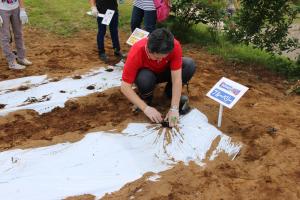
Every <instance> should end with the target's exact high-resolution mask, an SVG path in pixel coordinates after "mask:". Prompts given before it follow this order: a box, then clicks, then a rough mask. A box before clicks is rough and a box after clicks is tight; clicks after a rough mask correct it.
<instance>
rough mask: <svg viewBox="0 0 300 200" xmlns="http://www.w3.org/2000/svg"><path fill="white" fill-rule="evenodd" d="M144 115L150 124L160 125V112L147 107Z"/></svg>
mask: <svg viewBox="0 0 300 200" xmlns="http://www.w3.org/2000/svg"><path fill="white" fill-rule="evenodd" d="M144 113H145V115H146V116H147V117H148V118H149V119H150V120H151V121H152V122H155V123H160V122H161V121H162V117H161V114H160V112H158V111H157V110H156V109H155V108H153V107H151V106H147V107H146V108H145V110H144Z"/></svg>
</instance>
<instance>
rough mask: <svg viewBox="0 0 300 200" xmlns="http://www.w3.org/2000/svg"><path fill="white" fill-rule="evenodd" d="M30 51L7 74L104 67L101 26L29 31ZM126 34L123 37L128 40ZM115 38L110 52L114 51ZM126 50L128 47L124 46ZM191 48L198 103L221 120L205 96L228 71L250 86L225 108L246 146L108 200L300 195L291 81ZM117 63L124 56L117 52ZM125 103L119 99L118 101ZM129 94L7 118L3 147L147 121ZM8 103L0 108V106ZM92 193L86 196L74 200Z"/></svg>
mask: <svg viewBox="0 0 300 200" xmlns="http://www.w3.org/2000/svg"><path fill="white" fill-rule="evenodd" d="M25 35H26V37H25V40H26V46H27V49H28V57H29V58H30V59H31V60H32V61H33V62H34V65H33V66H31V67H28V69H26V70H24V71H22V72H15V71H12V70H8V69H7V67H6V64H5V62H4V59H3V57H0V60H1V62H0V68H1V74H0V79H1V80H7V79H13V78H18V77H23V76H30V75H40V74H49V75H50V76H55V77H58V78H62V77H65V76H68V75H72V76H74V75H76V74H80V73H82V72H84V71H88V70H90V69H91V68H93V67H95V66H102V65H103V63H102V62H101V61H99V60H98V57H97V51H96V41H95V33H93V32H82V33H80V34H78V35H76V36H74V37H72V38H60V37H57V36H54V35H51V34H49V33H45V32H42V31H39V30H34V29H27V30H26V31H25ZM127 36H128V35H126V34H124V35H123V36H122V37H121V41H126V38H127ZM109 46H111V44H110V42H108V44H107V47H108V54H109V55H112V50H111V49H109ZM124 49H125V51H127V50H128V47H127V46H126V45H124ZM184 49H185V55H187V56H190V57H192V58H194V59H195V60H196V62H197V71H196V74H195V77H194V78H193V79H192V81H191V84H190V86H189V91H190V93H189V96H190V100H191V105H192V106H193V107H195V108H197V109H199V110H200V111H201V112H203V113H204V114H206V115H207V117H208V119H209V121H210V123H212V124H216V119H217V113H218V104H217V103H215V102H213V101H212V100H210V99H209V98H207V97H206V96H205V94H206V93H207V91H208V90H209V89H210V88H211V87H212V86H213V85H214V84H215V83H216V82H217V81H218V80H219V79H220V78H221V77H223V76H226V77H227V78H230V79H232V80H235V81H237V82H240V83H242V84H244V85H246V86H248V87H249V88H250V90H249V91H248V92H247V93H246V94H245V96H244V97H243V98H242V99H241V100H240V102H239V103H238V104H237V105H236V106H235V107H234V108H233V109H232V110H228V109H225V112H224V116H223V125H222V128H221V130H222V131H223V132H224V133H226V134H227V135H229V136H231V137H232V138H233V139H234V140H237V141H241V142H242V143H243V144H244V146H243V148H242V151H241V153H240V154H239V155H238V156H237V157H236V159H235V160H234V161H229V160H227V159H225V156H220V157H219V158H218V159H217V160H215V161H213V162H210V163H208V165H207V167H206V168H205V169H203V168H200V167H198V166H197V165H195V164H193V163H190V165H189V166H185V165H183V164H178V165H176V166H175V167H174V168H173V169H170V170H168V171H166V172H162V173H160V175H161V178H160V181H158V182H151V181H146V178H147V177H149V176H150V175H151V173H148V174H145V175H144V177H143V178H141V179H139V180H137V181H135V182H133V183H129V184H127V185H125V186H124V187H123V188H122V189H121V190H120V191H118V192H115V193H113V194H110V195H106V196H105V197H104V199H120V200H123V199H130V198H131V199H132V198H133V197H135V198H134V199H139V200H140V199H141V200H144V199H152V200H167V199H172V200H173V199H174V200H195V199H289V200H293V199H300V185H299V182H300V149H299V147H300V98H299V96H296V95H294V94H290V95H286V93H285V91H286V90H287V89H289V87H290V85H289V83H288V82H287V81H285V80H283V79H282V78H280V77H277V76H275V75H273V74H272V73H270V72H268V71H266V70H264V69H262V68H260V67H258V66H253V65H251V64H237V63H228V62H224V61H223V60H222V59H220V58H218V57H217V56H213V55H210V54H208V53H206V52H205V51H204V50H203V49H200V48H197V47H193V46H188V45H184ZM111 62H112V63H113V62H117V60H115V59H113V60H111ZM161 90H162V87H159V88H158V89H157V91H156V97H157V98H156V99H155V104H156V105H157V106H158V109H159V110H161V111H162V112H166V110H167V108H168V102H166V101H165V102H164V103H163V104H160V105H158V102H159V101H162V100H164V97H162V95H160V91H161ZM116 105H118V106H116ZM128 105H129V104H128V101H127V100H126V98H125V97H124V96H123V95H122V94H121V93H120V91H119V88H114V89H111V90H109V91H106V92H104V93H97V94H93V95H90V96H87V97H82V98H79V99H77V100H73V101H69V102H67V103H66V106H65V108H58V109H55V110H53V111H52V112H50V113H46V114H43V115H38V114H37V113H35V112H34V111H19V112H16V113H12V114H10V115H8V116H5V117H1V118H0V150H1V151H4V150H8V149H13V148H26V147H37V146H45V145H49V144H56V143H59V142H63V141H76V140H79V139H80V138H82V136H83V135H84V134H86V133H88V132H90V131H93V130H110V129H112V128H117V129H122V128H123V127H125V126H126V125H127V123H129V122H139V121H143V122H145V121H147V118H146V117H145V116H144V115H143V114H142V113H138V114H134V113H132V112H130V107H129V106H128ZM0 109H1V108H0ZM85 198H86V199H92V196H89V195H85V196H80V197H72V198H71V199H85Z"/></svg>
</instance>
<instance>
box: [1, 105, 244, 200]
mask: <svg viewBox="0 0 300 200" xmlns="http://www.w3.org/2000/svg"><path fill="white" fill-rule="evenodd" d="M240 148H241V144H239V143H233V142H232V141H231V139H230V137H228V136H226V135H224V134H222V133H221V132H220V131H219V130H218V129H216V128H215V127H214V126H212V125H210V124H209V123H208V121H207V118H206V117H205V115H203V114H202V113H201V112H199V111H198V110H196V109H194V110H192V111H191V112H190V113H189V114H187V115H185V116H184V117H182V118H181V119H180V124H179V128H178V129H177V130H176V129H172V130H170V129H167V128H162V127H161V126H160V125H153V124H136V123H134V124H129V125H128V127H127V128H126V129H125V130H124V131H123V132H122V134H117V133H111V132H96V133H89V134H87V135H86V136H85V137H84V138H83V139H82V140H81V141H79V142H76V143H64V144H58V145H53V146H48V147H42V148H34V149H26V150H19V149H18V150H11V151H5V152H2V153H0V197H1V199H5V200H16V199H25V200H26V199H30V200H40V199H43V200H47V199H49V200H53V199H62V198H64V197H67V196H73V195H80V194H93V195H96V196H97V197H102V196H103V195H104V194H105V193H109V192H113V191H117V190H119V189H120V188H121V187H122V186H124V185H125V184H126V183H129V182H131V181H134V180H136V179H138V178H140V177H141V176H142V175H143V174H144V173H146V172H150V171H151V172H154V173H158V172H161V171H164V170H167V169H169V168H171V167H172V166H173V165H174V164H175V163H177V162H179V161H183V162H185V163H188V162H189V161H195V162H196V163H198V164H199V165H204V164H205V162H206V161H207V160H212V159H214V158H215V157H216V156H217V155H218V154H219V153H220V152H225V153H226V154H228V156H229V157H230V158H231V159H233V158H234V157H235V156H236V155H237V154H238V152H239V150H240ZM159 177H160V176H153V177H152V178H151V177H150V178H149V179H147V180H146V181H159Z"/></svg>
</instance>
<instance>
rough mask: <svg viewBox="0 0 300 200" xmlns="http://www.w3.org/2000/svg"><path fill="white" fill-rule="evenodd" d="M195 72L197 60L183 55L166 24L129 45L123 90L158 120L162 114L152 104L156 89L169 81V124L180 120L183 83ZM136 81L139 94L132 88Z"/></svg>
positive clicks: (172, 124)
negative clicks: (165, 26)
mask: <svg viewBox="0 0 300 200" xmlns="http://www.w3.org/2000/svg"><path fill="white" fill-rule="evenodd" d="M194 72H195V62H194V61H193V60H192V59H191V58H185V57H184V58H183V57H182V49H181V45H180V43H179V42H178V41H177V40H176V39H174V36H173V34H172V33H171V32H170V31H168V30H167V29H165V28H161V29H156V30H155V31H153V32H152V33H151V34H150V35H149V38H144V39H142V40H140V41H138V42H136V43H135V44H134V45H133V46H132V47H131V49H130V51H129V53H128V57H127V59H126V63H125V66H124V71H123V75H122V84H121V91H122V92H123V94H124V95H125V96H126V97H127V98H128V99H129V100H130V101H131V102H132V103H133V104H134V105H136V106H138V108H139V109H141V110H142V111H143V112H144V113H145V115H146V116H147V117H148V118H149V119H150V120H151V121H152V122H156V123H161V122H162V121H163V118H162V115H161V113H160V112H159V111H157V110H156V109H155V108H154V107H151V101H152V98H153V90H154V88H155V85H156V84H158V83H163V82H167V85H166V88H165V94H166V95H167V96H168V97H169V98H171V108H170V110H169V112H168V114H167V116H166V119H168V122H169V126H170V127H173V126H175V125H176V124H177V122H178V117H179V101H180V97H181V90H182V84H187V83H188V81H189V80H190V79H191V78H192V76H193V74H194ZM133 83H135V84H136V86H137V88H138V91H139V95H140V96H138V95H137V94H136V93H135V91H134V90H133V89H132V87H131V86H132V84H133Z"/></svg>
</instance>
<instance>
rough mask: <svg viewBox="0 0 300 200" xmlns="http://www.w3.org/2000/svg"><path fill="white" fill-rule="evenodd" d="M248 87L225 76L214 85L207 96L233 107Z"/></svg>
mask: <svg viewBox="0 0 300 200" xmlns="http://www.w3.org/2000/svg"><path fill="white" fill-rule="evenodd" d="M248 89H249V88H247V87H246V86H243V85H241V84H239V83H237V82H234V81H232V80H230V79H228V78H225V77H223V78H221V79H220V80H219V81H218V82H217V83H216V84H215V85H214V87H213V88H212V89H211V90H210V91H209V92H208V93H207V94H206V96H208V97H209V98H211V99H213V100H215V101H217V102H219V103H220V104H222V105H224V106H226V107H227V108H232V107H233V106H234V105H235V104H236V103H237V102H238V100H239V99H240V98H241V97H242V96H243V95H244V94H245V92H246V91H247V90H248Z"/></svg>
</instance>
